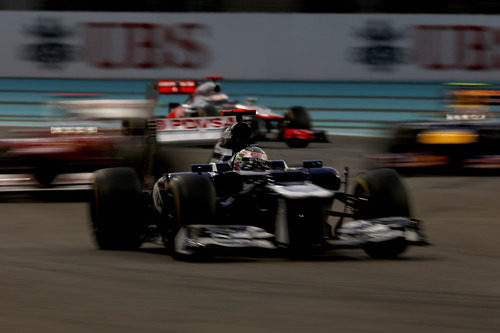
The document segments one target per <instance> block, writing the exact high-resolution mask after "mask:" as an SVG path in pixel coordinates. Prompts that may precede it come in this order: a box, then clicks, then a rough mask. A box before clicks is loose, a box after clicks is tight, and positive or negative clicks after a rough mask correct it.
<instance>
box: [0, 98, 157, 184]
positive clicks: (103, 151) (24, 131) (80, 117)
mask: <svg viewBox="0 0 500 333" xmlns="http://www.w3.org/2000/svg"><path fill="white" fill-rule="evenodd" d="M49 104H50V106H51V107H52V108H53V109H54V110H57V111H56V112H55V114H57V115H58V116H57V117H56V116H55V115H53V116H52V117H53V118H52V119H56V120H55V121H54V120H53V121H51V122H50V123H49V122H47V124H46V125H45V126H39V127H32V128H26V127H23V128H17V129H7V130H4V131H3V132H4V133H3V138H2V139H0V174H1V175H0V191H4V192H8V191H13V189H14V188H16V189H18V190H22V189H23V188H26V190H32V189H33V188H35V189H36V188H39V189H40V188H51V189H65V190H66V189H85V188H86V187H89V186H90V185H89V184H90V183H91V181H92V172H93V171H95V170H97V169H101V168H105V167H115V166H122V165H126V166H134V167H138V168H139V167H141V166H142V163H144V152H145V149H146V147H147V144H146V141H145V140H146V136H145V135H144V134H145V131H147V128H148V126H147V124H148V119H150V118H151V117H152V116H153V107H152V104H151V102H150V101H146V100H81V101H66V102H54V103H49ZM59 116H60V117H59Z"/></svg>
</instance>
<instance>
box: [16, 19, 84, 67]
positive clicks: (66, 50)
mask: <svg viewBox="0 0 500 333" xmlns="http://www.w3.org/2000/svg"><path fill="white" fill-rule="evenodd" d="M25 32H26V33H27V34H28V35H31V36H33V37H35V38H36V39H37V41H35V42H34V43H32V44H29V45H25V46H24V47H23V58H24V59H27V60H30V61H34V62H37V63H39V64H42V65H44V66H46V67H59V66H60V65H62V64H63V63H65V62H67V61H71V60H74V59H75V58H76V49H77V48H76V46H73V45H70V44H68V43H66V42H65V39H66V38H68V37H70V36H72V35H73V34H74V31H73V30H72V29H71V28H66V27H65V26H64V25H63V24H62V23H61V21H60V20H58V19H54V18H39V19H38V20H37V22H36V23H35V24H33V25H32V26H29V27H28V28H27V29H26V30H25Z"/></svg>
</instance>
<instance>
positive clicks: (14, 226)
mask: <svg viewBox="0 0 500 333" xmlns="http://www.w3.org/2000/svg"><path fill="white" fill-rule="evenodd" d="M376 144H377V140H373V139H368V138H350V137H333V138H332V142H331V143H329V144H313V145H311V147H309V148H307V149H296V150H291V149H288V148H286V147H285V146H284V145H283V144H281V143H266V144H262V147H263V148H265V150H266V152H267V153H268V155H270V157H271V158H274V159H286V160H287V161H290V164H296V163H299V162H300V161H301V160H303V159H322V160H324V161H325V164H328V165H331V166H334V167H336V168H337V169H338V170H339V171H341V170H342V168H343V167H344V166H350V170H351V174H352V175H353V176H354V175H355V174H356V173H357V172H360V171H361V170H363V168H364V167H365V163H364V155H365V154H367V153H370V152H371V151H373V148H374V147H375V146H376ZM171 156H172V157H173V159H172V162H171V166H172V167H173V168H178V169H182V168H183V167H184V166H186V165H187V164H189V163H190V162H200V161H202V162H203V161H205V160H207V159H208V157H209V150H208V149H200V148H193V149H190V150H189V152H188V153H186V152H185V151H182V150H180V149H176V150H172V152H171ZM405 183H406V185H407V187H408V190H409V191H410V194H411V199H412V203H413V206H412V208H413V212H414V215H415V216H416V217H418V218H420V219H422V220H423V221H424V224H425V230H426V233H427V234H428V236H429V240H430V241H431V242H432V243H433V246H430V247H424V248H411V249H410V250H409V251H408V252H406V253H405V254H404V255H403V256H402V257H401V259H398V260H391V261H385V260H373V259H370V258H368V257H367V256H366V255H365V254H364V253H363V252H361V251H358V250H351V251H347V250H345V251H338V252H335V253H333V254H332V255H329V256H321V257H316V258H310V259H303V260H290V259H282V258H234V259H231V260H220V261H216V262H211V263H186V262H177V261H174V260H173V259H172V258H170V257H169V256H168V255H167V254H166V253H165V251H164V250H163V249H162V248H161V247H159V246H155V245H145V246H144V247H143V248H142V249H141V250H139V251H135V252H119V251H98V250H96V249H95V248H94V246H93V243H92V241H91V238H90V237H89V232H88V228H87V223H88V207H87V205H86V204H85V203H82V202H64V203H63V202H58V203H42V202H16V203H8V202H4V203H1V204H0V212H1V217H2V218H1V222H0V295H2V297H1V300H0V332H196V331H199V332H397V331H401V332H498V330H499V328H500V254H499V249H500V242H499V241H498V240H499V238H500V200H499V196H498V188H499V185H500V178H499V177H465V176H464V177H459V176H456V177H446V176H445V177H437V176H433V177H414V178H405Z"/></svg>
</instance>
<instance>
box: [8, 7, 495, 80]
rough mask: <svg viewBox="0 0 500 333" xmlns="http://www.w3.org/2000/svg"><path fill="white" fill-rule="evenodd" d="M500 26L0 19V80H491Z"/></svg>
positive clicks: (321, 19)
mask: <svg viewBox="0 0 500 333" xmlns="http://www.w3.org/2000/svg"><path fill="white" fill-rule="evenodd" d="M499 18H500V17H499V16H489V15H483V16H481V15H414V14H411V15H388V14H387V15H386V14H374V15H354V14H339V15H336V14H260V13H259V14H235V13H220V14H219V13H185V14H179V13H159V14H155V13H139V14H134V13H95V12H73V13H68V12H26V11H20V12H9V11H3V12H0V41H1V43H2V52H1V53H0V77H44V78H116V79H146V78H147V79H150V78H163V79H165V78H195V79H196V78H201V77H203V76H206V75H221V76H223V77H224V78H226V79H279V80H407V79H408V80H427V79H429V80H498V77H499V74H500V70H499V69H500V19H499Z"/></svg>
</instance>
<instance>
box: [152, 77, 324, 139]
mask: <svg viewBox="0 0 500 333" xmlns="http://www.w3.org/2000/svg"><path fill="white" fill-rule="evenodd" d="M205 79H206V81H202V82H200V83H198V82H197V81H193V80H180V81H176V80H161V81H157V82H155V83H154V86H153V88H152V90H153V91H155V92H157V93H158V94H160V95H161V94H167V95H173V94H174V95H179V94H181V95H188V98H187V100H186V101H185V102H184V103H182V104H171V105H170V107H171V110H170V112H169V113H168V115H167V116H166V118H167V119H184V118H188V119H190V118H200V117H201V118H208V119H210V117H220V114H221V111H223V110H227V109H245V110H256V112H257V114H256V116H255V117H248V118H247V119H245V120H246V121H248V122H249V124H250V125H251V127H252V131H253V140H254V141H284V142H286V143H287V145H288V146H289V147H292V148H303V147H306V146H307V145H308V144H309V143H310V142H326V141H327V137H326V134H325V131H322V130H317V129H316V130H315V129H312V127H311V118H310V116H309V113H308V112H307V110H306V108H304V107H302V106H292V107H290V108H288V109H287V110H285V112H284V115H281V114H278V113H275V112H273V111H272V110H271V109H270V108H268V107H265V106H260V105H254V103H255V102H256V100H255V99H252V98H249V99H247V101H246V103H239V102H238V101H234V100H230V99H229V97H228V95H227V94H225V93H224V92H222V90H221V86H220V83H219V81H220V80H221V79H222V78H221V77H219V76H208V77H206V78H205ZM168 121H169V120H167V122H168ZM218 122H219V121H218ZM179 124H180V123H179ZM179 124H178V127H182V125H179ZM200 124H201V125H199V124H198V123H197V122H196V121H190V122H189V124H188V125H187V126H191V127H195V126H197V127H200V128H203V126H205V123H200ZM163 127H168V125H165V126H163ZM214 142H215V140H214Z"/></svg>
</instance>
